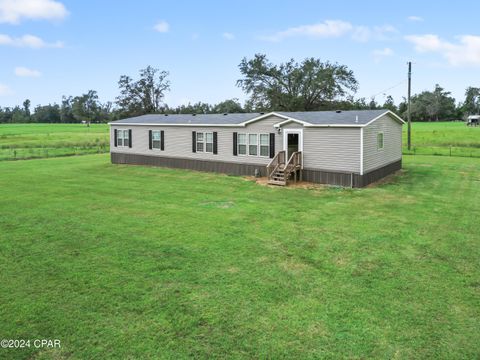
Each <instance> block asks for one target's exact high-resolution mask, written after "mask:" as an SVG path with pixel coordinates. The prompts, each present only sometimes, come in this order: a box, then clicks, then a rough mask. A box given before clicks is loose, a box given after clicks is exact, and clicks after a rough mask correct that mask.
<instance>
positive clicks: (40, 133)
mask: <svg viewBox="0 0 480 360" xmlns="http://www.w3.org/2000/svg"><path fill="white" fill-rule="evenodd" d="M109 147H110V143H109V132H108V125H106V124H92V125H91V126H90V127H87V126H86V125H83V124H1V125H0V160H13V159H30V158H44V157H55V156H66V155H81V154H90V153H99V152H108V151H109Z"/></svg>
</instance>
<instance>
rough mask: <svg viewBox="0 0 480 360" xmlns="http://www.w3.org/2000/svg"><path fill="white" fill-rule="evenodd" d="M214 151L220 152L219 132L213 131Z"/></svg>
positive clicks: (215, 152)
mask: <svg viewBox="0 0 480 360" xmlns="http://www.w3.org/2000/svg"><path fill="white" fill-rule="evenodd" d="M213 153H214V154H217V153H218V147H217V132H216V131H214V132H213Z"/></svg>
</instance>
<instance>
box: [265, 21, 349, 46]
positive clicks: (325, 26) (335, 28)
mask: <svg viewBox="0 0 480 360" xmlns="http://www.w3.org/2000/svg"><path fill="white" fill-rule="evenodd" d="M352 28H353V26H352V24H350V23H349V22H346V21H342V20H325V21H324V22H323V23H318V24H313V25H301V26H297V27H291V28H288V29H286V30H283V31H279V32H277V33H275V34H273V35H269V36H264V37H262V39H263V40H267V41H273V42H279V41H282V40H283V39H285V38H289V37H294V36H308V37H314V38H333V37H339V36H342V35H344V34H346V33H348V32H349V31H351V30H352Z"/></svg>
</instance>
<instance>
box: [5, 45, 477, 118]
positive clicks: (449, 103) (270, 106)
mask: <svg viewBox="0 0 480 360" xmlns="http://www.w3.org/2000/svg"><path fill="white" fill-rule="evenodd" d="M239 70H240V74H241V78H240V79H239V80H238V81H237V83H236V85H237V86H238V87H240V88H241V89H242V90H243V91H244V92H245V94H246V95H247V96H248V99H247V100H246V101H245V102H244V104H241V103H240V102H239V100H238V99H227V100H225V101H222V102H220V103H218V104H209V103H205V102H197V103H194V104H190V103H189V104H187V105H180V106H176V107H170V106H169V105H168V104H166V103H165V102H164V98H165V94H166V92H167V91H169V90H170V81H169V80H168V76H169V73H168V72H167V71H163V70H159V69H156V68H154V67H152V66H147V67H146V68H145V69H142V70H140V72H139V77H138V78H137V79H133V78H132V77H130V76H128V75H122V76H120V79H119V81H118V88H119V95H118V96H117V97H116V99H115V101H114V102H111V101H108V102H106V103H101V102H100V101H99V97H98V93H97V92H96V91H95V90H89V91H87V92H86V93H85V94H82V95H78V96H63V97H62V102H61V104H56V103H53V104H48V105H37V106H35V108H34V109H33V111H32V110H31V102H30V100H28V99H27V100H25V101H24V102H23V104H22V106H15V107H13V108H9V107H4V108H2V107H0V123H30V122H33V123H80V122H86V123H91V122H98V123H102V122H108V121H112V120H118V119H122V118H126V117H131V116H139V115H143V114H155V113H168V114H191V113H197V114H209V113H238V112H268V111H274V110H277V111H314V110H355V109H358V110H360V109H379V108H386V109H389V110H391V111H393V112H395V113H397V114H399V115H400V116H406V112H407V103H406V100H405V99H403V101H402V102H400V103H399V104H398V105H396V104H395V102H394V100H393V98H392V96H390V95H389V96H386V98H385V101H384V102H383V103H377V102H376V101H375V99H374V98H372V99H370V100H369V101H368V100H366V99H365V98H355V93H356V91H357V89H358V81H357V79H356V78H355V76H354V74H353V71H352V70H350V69H349V68H348V67H347V66H345V65H340V64H338V63H331V62H328V61H326V62H322V61H321V60H320V59H316V58H307V59H304V60H303V61H301V62H296V61H295V60H294V59H291V60H289V61H287V62H285V63H281V64H278V65H276V64H273V63H272V62H270V61H269V60H268V59H267V57H266V55H264V54H256V55H255V56H254V57H253V58H252V59H247V58H244V59H242V61H241V62H240V64H239ZM479 113H480V87H468V88H467V89H466V91H465V99H464V101H463V102H459V103H457V102H456V101H455V99H454V98H453V97H452V96H451V93H450V92H448V91H446V90H445V89H444V88H442V87H441V86H440V85H438V84H437V85H435V88H434V89H433V91H423V92H421V93H419V94H415V95H413V96H412V98H411V114H412V119H413V120H414V121H439V120H443V121H444V120H457V119H464V118H466V116H468V115H470V114H479Z"/></svg>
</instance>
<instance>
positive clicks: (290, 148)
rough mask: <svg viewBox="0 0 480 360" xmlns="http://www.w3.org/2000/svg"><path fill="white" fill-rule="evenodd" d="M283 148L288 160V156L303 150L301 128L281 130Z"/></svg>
mask: <svg viewBox="0 0 480 360" xmlns="http://www.w3.org/2000/svg"><path fill="white" fill-rule="evenodd" d="M283 150H285V152H286V155H287V159H286V161H288V160H289V159H290V156H292V154H293V153H294V152H296V151H303V131H302V129H284V130H283Z"/></svg>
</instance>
